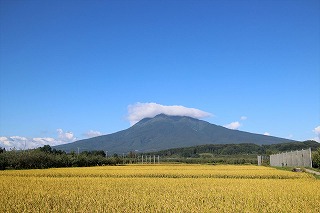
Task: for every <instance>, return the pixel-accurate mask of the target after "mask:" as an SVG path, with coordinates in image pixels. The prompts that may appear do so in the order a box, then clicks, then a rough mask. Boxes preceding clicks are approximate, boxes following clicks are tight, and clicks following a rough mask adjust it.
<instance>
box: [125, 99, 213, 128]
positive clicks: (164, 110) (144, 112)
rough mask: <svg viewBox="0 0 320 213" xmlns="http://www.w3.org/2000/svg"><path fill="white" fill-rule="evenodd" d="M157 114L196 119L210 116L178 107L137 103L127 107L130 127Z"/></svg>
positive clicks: (191, 109)
mask: <svg viewBox="0 0 320 213" xmlns="http://www.w3.org/2000/svg"><path fill="white" fill-rule="evenodd" d="M159 114H166V115H172V116H173V115H175V116H189V117H192V118H197V119H199V118H205V117H210V116H212V114H211V113H208V112H205V111H202V110H199V109H195V108H188V107H185V106H180V105H172V106H165V105H161V104H157V103H140V102H138V103H135V104H132V105H129V106H128V117H127V119H128V120H129V121H130V124H131V125H134V124H135V123H137V122H138V121H140V120H142V119H143V118H152V117H155V116H156V115H159Z"/></svg>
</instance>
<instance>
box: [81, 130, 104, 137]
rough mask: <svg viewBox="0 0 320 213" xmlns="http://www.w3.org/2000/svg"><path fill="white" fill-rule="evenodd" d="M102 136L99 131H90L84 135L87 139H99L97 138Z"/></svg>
mask: <svg viewBox="0 0 320 213" xmlns="http://www.w3.org/2000/svg"><path fill="white" fill-rule="evenodd" d="M100 135H102V133H101V132H99V131H94V130H89V131H88V132H86V133H85V134H84V136H85V137H86V138H93V137H97V136H100Z"/></svg>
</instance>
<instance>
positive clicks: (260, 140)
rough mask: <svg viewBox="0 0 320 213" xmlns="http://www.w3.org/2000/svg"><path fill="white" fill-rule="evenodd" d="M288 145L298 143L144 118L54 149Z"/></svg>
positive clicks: (183, 120)
mask: <svg viewBox="0 0 320 213" xmlns="http://www.w3.org/2000/svg"><path fill="white" fill-rule="evenodd" d="M289 142H296V141H293V140H288V139H284V138H278V137H273V136H266V135H261V134H254V133H249V132H243V131H239V130H231V129H228V128H225V127H222V126H217V125H214V124H211V123H208V122H206V121H202V120H198V119H194V118H191V117H186V116H168V115H164V114H160V115H157V116H155V117H154V118H144V119H142V120H141V121H139V122H138V123H136V124H135V125H133V126H132V127H130V128H128V129H126V130H122V131H119V132H116V133H113V134H109V135H103V136H98V137H94V138H89V139H84V140H79V141H75V142H73V143H69V144H63V145H59V146H55V147H54V148H55V149H59V150H64V151H67V152H71V151H75V152H77V150H78V148H79V150H80V151H90V150H105V151H108V153H109V154H112V153H118V154H119V153H120V154H122V153H128V152H130V151H137V152H152V151H159V150H164V149H170V148H180V147H190V146H197V145H204V144H240V143H253V144H257V145H268V144H279V143H289Z"/></svg>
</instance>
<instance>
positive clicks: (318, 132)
mask: <svg viewBox="0 0 320 213" xmlns="http://www.w3.org/2000/svg"><path fill="white" fill-rule="evenodd" d="M313 132H314V133H315V134H316V135H317V136H316V137H315V138H314V139H313V140H315V141H317V142H320V126H317V127H316V128H314V130H313Z"/></svg>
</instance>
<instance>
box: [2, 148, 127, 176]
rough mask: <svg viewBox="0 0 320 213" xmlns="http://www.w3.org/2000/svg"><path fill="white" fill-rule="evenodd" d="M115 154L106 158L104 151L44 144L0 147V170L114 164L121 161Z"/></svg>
mask: <svg viewBox="0 0 320 213" xmlns="http://www.w3.org/2000/svg"><path fill="white" fill-rule="evenodd" d="M122 162H123V161H122V159H120V158H119V157H117V156H113V157H110V158H106V154H105V152H104V151H102V150H101V151H84V152H81V153H75V152H71V153H66V152H64V151H61V150H56V149H53V148H52V147H50V146H49V145H45V146H43V147H40V148H37V149H32V150H10V151H6V150H5V149H4V148H0V170H4V169H46V168H53V167H54V168H59V167H84V166H102V165H116V164H120V163H122Z"/></svg>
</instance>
